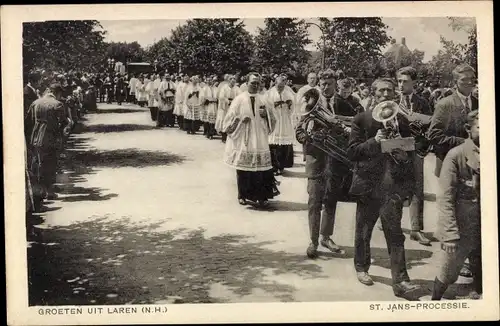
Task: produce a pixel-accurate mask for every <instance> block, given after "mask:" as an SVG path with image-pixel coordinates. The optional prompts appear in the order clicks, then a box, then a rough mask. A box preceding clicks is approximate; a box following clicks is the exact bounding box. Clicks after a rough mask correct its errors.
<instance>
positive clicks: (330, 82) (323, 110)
mask: <svg viewBox="0 0 500 326" xmlns="http://www.w3.org/2000/svg"><path fill="white" fill-rule="evenodd" d="M319 86H320V89H321V93H320V92H319V91H318V90H317V89H316V88H311V89H310V90H308V91H307V92H306V93H305V94H304V97H305V100H306V103H307V105H306V113H305V114H304V115H303V116H302V118H301V120H300V121H299V123H298V125H297V128H296V138H297V141H298V142H299V143H301V144H302V145H303V146H304V153H305V156H306V174H307V178H308V179H307V193H308V194H309V201H308V215H309V232H310V239H311V243H310V244H309V247H308V248H307V256H308V257H309V258H316V257H317V248H318V244H319V243H321V245H322V246H323V247H325V248H327V249H329V250H330V251H332V252H340V251H341V249H340V247H339V246H338V245H337V244H336V243H335V242H334V241H333V240H332V239H331V236H332V235H333V229H334V225H335V211H336V207H337V202H338V201H339V199H340V198H341V196H342V189H343V187H342V184H343V183H344V182H345V181H346V180H345V179H346V177H347V176H349V168H348V167H346V163H349V162H348V160H347V156H345V158H344V160H345V161H347V162H346V163H342V161H343V160H342V158H343V155H342V150H341V148H342V147H343V148H344V149H345V148H346V147H347V140H348V132H347V131H346V130H344V126H342V125H341V124H336V123H333V121H329V119H330V118H331V117H334V114H335V113H337V114H342V112H335V110H336V109H337V108H336V107H334V105H333V103H334V96H335V86H336V75H335V73H334V72H333V71H332V70H330V69H328V70H326V71H324V72H322V73H320V76H319ZM310 111H315V112H314V113H312V112H310ZM316 112H317V113H316ZM314 114H316V115H317V119H311V118H310V117H311V115H314ZM332 133H333V134H335V135H336V139H335V140H336V141H337V144H338V145H339V146H338V147H340V150H338V151H337V152H335V150H334V151H332V152H331V154H333V155H335V156H336V157H337V159H334V158H333V157H332V156H331V155H329V154H327V153H326V152H325V150H322V149H320V148H318V147H317V146H316V145H317V144H324V141H325V138H326V137H328V136H327V135H328V134H329V135H330V136H331V135H332ZM342 138H344V139H342ZM325 149H326V148H325ZM323 205H324V211H323V216H321V211H322V208H323ZM320 234H321V241H320V242H319V243H318V238H319V235H320Z"/></svg>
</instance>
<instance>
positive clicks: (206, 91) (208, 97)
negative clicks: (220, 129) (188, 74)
mask: <svg viewBox="0 0 500 326" xmlns="http://www.w3.org/2000/svg"><path fill="white" fill-rule="evenodd" d="M216 82H217V76H212V77H210V78H209V79H208V80H207V84H206V85H205V87H204V88H203V96H202V103H203V106H204V107H205V111H206V115H207V116H206V122H205V124H204V125H203V129H205V128H206V129H207V133H206V135H205V136H206V137H207V138H208V139H213V138H214V135H215V134H216V131H215V119H216V118H217V102H218V100H217V86H215V83H216Z"/></svg>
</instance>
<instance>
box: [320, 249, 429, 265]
mask: <svg viewBox="0 0 500 326" xmlns="http://www.w3.org/2000/svg"><path fill="white" fill-rule="evenodd" d="M318 249H321V248H318ZM323 249H324V248H323ZM342 249H343V250H344V251H345V253H344V254H342V255H339V254H336V253H332V252H330V251H320V252H319V255H320V257H325V258H326V259H328V258H331V257H334V258H342V259H354V248H353V247H342ZM324 250H327V249H324ZM371 257H372V259H373V262H372V265H373V266H379V267H382V268H385V269H391V260H390V257H389V254H388V253H387V249H386V248H373V247H372V248H371ZM405 257H406V267H407V269H408V270H410V269H411V268H412V267H415V266H423V265H427V264H428V262H426V261H424V260H425V259H428V258H430V257H432V251H429V250H416V249H405Z"/></svg>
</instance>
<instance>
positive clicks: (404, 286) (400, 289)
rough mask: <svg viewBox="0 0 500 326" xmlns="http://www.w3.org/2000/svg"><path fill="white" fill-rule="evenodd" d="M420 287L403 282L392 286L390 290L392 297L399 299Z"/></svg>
mask: <svg viewBox="0 0 500 326" xmlns="http://www.w3.org/2000/svg"><path fill="white" fill-rule="evenodd" d="M419 288H420V286H418V285H416V284H413V283H411V282H409V281H403V282H401V283H398V284H394V285H393V286H392V290H393V291H394V295H395V296H397V297H400V296H402V295H404V294H406V293H408V292H411V291H415V290H418V289H419Z"/></svg>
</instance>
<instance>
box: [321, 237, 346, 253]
mask: <svg viewBox="0 0 500 326" xmlns="http://www.w3.org/2000/svg"><path fill="white" fill-rule="evenodd" d="M320 243H321V245H322V246H323V247H325V248H327V249H330V251H331V252H339V251H341V250H340V247H339V246H337V244H336V243H335V242H333V240H332V239H331V238H323V239H321V242H320Z"/></svg>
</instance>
